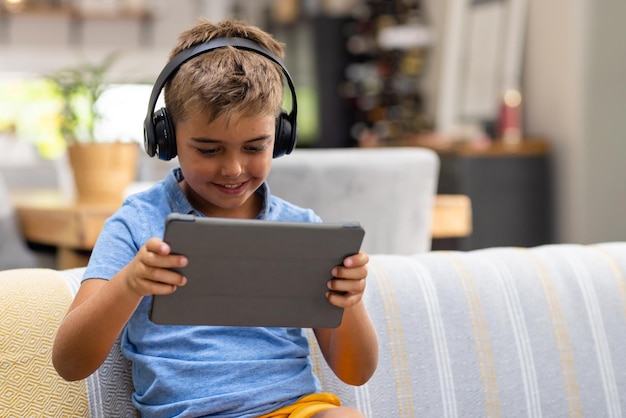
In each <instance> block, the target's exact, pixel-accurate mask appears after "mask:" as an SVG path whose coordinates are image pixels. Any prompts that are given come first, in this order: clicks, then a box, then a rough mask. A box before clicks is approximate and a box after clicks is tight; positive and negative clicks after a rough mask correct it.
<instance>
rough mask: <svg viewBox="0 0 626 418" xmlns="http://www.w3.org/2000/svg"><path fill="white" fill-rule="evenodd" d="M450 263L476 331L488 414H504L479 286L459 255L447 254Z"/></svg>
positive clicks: (492, 415)
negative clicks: (457, 278) (458, 281)
mask: <svg viewBox="0 0 626 418" xmlns="http://www.w3.org/2000/svg"><path fill="white" fill-rule="evenodd" d="M446 257H447V258H448V259H449V261H450V263H451V264H452V266H453V267H454V270H455V271H456V274H457V276H458V277H459V280H460V282H461V286H462V287H463V293H464V294H465V300H466V302H467V311H468V314H469V317H470V321H471V324H472V330H473V331H474V342H475V343H476V352H477V355H478V363H479V365H480V374H481V376H482V380H483V387H484V388H485V389H484V393H485V407H486V415H487V416H488V417H500V416H502V410H501V405H500V397H499V396H498V381H497V377H496V368H495V364H494V359H493V352H492V350H491V341H490V337H489V332H488V329H487V321H486V320H485V313H484V310H483V307H482V303H481V300H480V295H479V293H478V288H477V287H476V283H475V282H474V279H473V277H472V275H471V274H470V273H469V271H467V269H466V268H465V266H464V265H463V264H462V263H461V261H460V260H459V259H458V257H457V256H454V255H452V254H451V253H450V254H446Z"/></svg>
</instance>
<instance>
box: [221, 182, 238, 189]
mask: <svg viewBox="0 0 626 418" xmlns="http://www.w3.org/2000/svg"><path fill="white" fill-rule="evenodd" d="M242 185H243V183H236V184H222V185H221V186H222V187H225V188H227V189H236V188H238V187H241V186H242Z"/></svg>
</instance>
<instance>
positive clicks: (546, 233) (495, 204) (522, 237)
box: [433, 140, 553, 250]
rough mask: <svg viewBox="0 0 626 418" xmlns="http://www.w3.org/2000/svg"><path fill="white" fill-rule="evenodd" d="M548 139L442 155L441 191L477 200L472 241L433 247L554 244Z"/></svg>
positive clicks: (449, 241)
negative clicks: (546, 140) (546, 142)
mask: <svg viewBox="0 0 626 418" xmlns="http://www.w3.org/2000/svg"><path fill="white" fill-rule="evenodd" d="M549 157H550V156H549V152H548V147H547V145H546V144H545V143H544V142H542V141H530V140H528V141H524V142H522V143H521V144H518V145H506V144H502V143H498V142H495V143H492V144H491V145H490V146H488V147H484V148H473V147H471V146H466V147H459V148H458V149H454V150H450V151H447V152H440V158H441V166H440V177H439V185H438V193H441V194H465V195H467V196H469V197H470V199H471V202H472V223H473V231H472V234H471V235H470V236H468V237H464V238H459V239H455V240H445V241H440V242H436V241H435V242H433V249H459V250H473V249H479V248H486V247H494V246H522V247H531V246H536V245H541V244H547V243H551V242H552V236H553V234H552V219H551V218H552V216H551V212H552V205H551V197H552V191H551V181H550V158H549Z"/></svg>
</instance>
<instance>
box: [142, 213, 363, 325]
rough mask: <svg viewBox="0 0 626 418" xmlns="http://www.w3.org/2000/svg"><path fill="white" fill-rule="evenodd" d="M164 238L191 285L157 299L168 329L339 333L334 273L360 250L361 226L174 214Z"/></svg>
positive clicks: (156, 309)
mask: <svg viewBox="0 0 626 418" xmlns="http://www.w3.org/2000/svg"><path fill="white" fill-rule="evenodd" d="M165 222H166V225H165V234H164V237H163V240H164V241H165V242H166V243H168V244H169V245H170V247H171V249H172V252H173V253H176V254H183V255H185V256H187V258H188V259H189V263H188V265H187V266H185V267H184V268H179V269H175V270H176V271H179V272H180V273H182V274H184V275H185V277H187V284H186V285H185V286H182V287H179V288H178V289H177V290H176V291H175V292H174V293H172V294H170V295H156V296H154V297H153V298H152V306H151V309H150V319H151V320H152V321H153V322H155V323H158V324H166V325H226V326H249V327H251V326H262V327H300V328H334V327H337V326H339V324H340V323H341V319H342V316H343V309H342V308H339V307H336V306H334V305H332V304H331V303H330V302H329V301H328V299H327V298H326V292H328V287H327V282H328V280H330V279H331V278H332V275H331V269H332V268H333V267H334V266H337V265H340V264H341V263H342V262H343V259H344V258H345V257H346V256H349V255H352V254H356V253H357V252H359V249H360V247H361V243H362V241H363V236H364V234H365V232H364V230H363V228H361V226H360V225H359V224H358V223H349V224H341V223H300V222H271V221H260V220H242V219H226V218H206V217H197V216H193V215H181V214H172V215H170V216H168V217H167V219H166V221H165Z"/></svg>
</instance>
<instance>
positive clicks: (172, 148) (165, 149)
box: [143, 38, 298, 161]
mask: <svg viewBox="0 0 626 418" xmlns="http://www.w3.org/2000/svg"><path fill="white" fill-rule="evenodd" d="M226 46H233V47H235V48H238V49H245V50H246V51H252V52H255V53H257V54H259V55H263V56H264V57H266V58H268V59H270V60H271V61H273V62H275V63H276V64H278V65H279V66H280V68H281V69H282V71H283V74H284V75H285V78H286V79H287V84H288V85H289V90H290V91H291V112H290V113H287V112H285V111H284V110H282V111H281V113H280V115H279V116H278V117H277V118H276V135H275V140H274V153H273V156H274V158H276V157H280V156H282V155H285V154H290V153H291V151H293V149H294V148H295V146H296V140H297V133H298V129H297V125H296V115H297V110H298V105H297V102H296V89H295V87H294V85H293V81H292V79H291V76H290V75H289V72H288V71H287V69H286V68H285V66H284V65H283V63H282V61H281V59H280V58H278V57H277V56H276V55H274V54H272V53H271V52H270V51H269V50H268V49H266V48H264V47H262V46H261V45H259V44H257V43H256V42H253V41H251V40H249V39H245V38H214V39H211V40H210V41H208V42H204V43H200V44H197V45H194V46H192V47H190V48H188V49H185V50H183V51H181V52H180V53H178V54H177V55H176V56H174V58H172V60H171V61H170V62H168V63H167V65H166V66H165V67H164V68H163V70H162V71H161V74H159V77H158V78H157V80H156V82H155V83H154V87H153V88H152V94H151V95H150V101H149V102H148V114H147V115H146V120H145V121H144V124H143V140H144V148H145V150H146V153H148V155H149V156H150V157H154V156H155V155H158V157H159V159H161V160H166V161H167V160H171V159H172V158H174V157H175V156H176V135H175V131H174V123H173V122H172V120H171V118H170V116H169V115H168V114H167V109H165V108H164V107H163V108H161V109H159V110H157V111H156V112H155V109H154V108H155V106H156V102H157V99H158V98H159V95H160V94H161V90H162V89H163V87H164V86H165V83H167V81H168V80H169V79H170V77H172V76H173V75H174V74H175V73H176V71H178V69H179V68H180V66H181V65H182V64H183V63H185V62H186V61H188V60H190V59H191V58H193V57H196V56H198V55H200V54H204V53H205V52H209V51H212V50H214V49H217V48H224V47H226Z"/></svg>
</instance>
